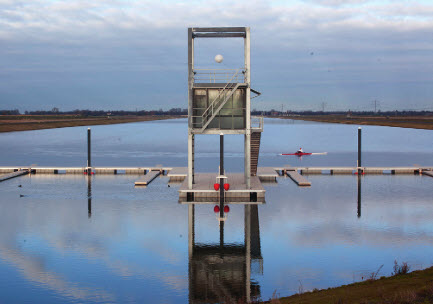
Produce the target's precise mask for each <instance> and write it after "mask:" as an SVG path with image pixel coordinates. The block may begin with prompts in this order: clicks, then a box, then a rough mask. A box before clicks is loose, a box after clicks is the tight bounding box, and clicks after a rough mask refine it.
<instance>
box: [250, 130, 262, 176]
mask: <svg viewBox="0 0 433 304" xmlns="http://www.w3.org/2000/svg"><path fill="white" fill-rule="evenodd" d="M261 137H262V132H252V133H251V176H256V175H257V165H258V163H259V152H260V139H261Z"/></svg>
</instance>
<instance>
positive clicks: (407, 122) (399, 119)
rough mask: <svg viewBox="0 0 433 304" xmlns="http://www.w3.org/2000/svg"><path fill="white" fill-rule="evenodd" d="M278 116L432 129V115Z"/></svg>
mask: <svg viewBox="0 0 433 304" xmlns="http://www.w3.org/2000/svg"><path fill="white" fill-rule="evenodd" d="M278 118H283V119H296V120H309V121H317V122H329V123H343V124H355V125H373V126H388V127H400V128H414V129H427V130H433V116H357V115H356V116H347V115H332V114H330V115H301V116H278Z"/></svg>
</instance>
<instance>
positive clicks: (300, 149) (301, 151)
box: [296, 147, 304, 154]
mask: <svg viewBox="0 0 433 304" xmlns="http://www.w3.org/2000/svg"><path fill="white" fill-rule="evenodd" d="M296 153H298V154H301V153H304V150H302V147H301V148H299V150H298V151H296Z"/></svg>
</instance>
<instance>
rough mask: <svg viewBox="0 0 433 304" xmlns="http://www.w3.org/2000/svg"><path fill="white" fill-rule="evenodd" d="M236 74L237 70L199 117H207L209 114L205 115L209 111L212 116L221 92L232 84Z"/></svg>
mask: <svg viewBox="0 0 433 304" xmlns="http://www.w3.org/2000/svg"><path fill="white" fill-rule="evenodd" d="M238 73H239V69H237V70H236V72H235V73H234V74H233V76H232V78H231V79H230V80H229V82H227V84H226V85H225V86H224V88H223V89H222V90H221V91H219V93H218V95H217V96H216V97H215V99H214V100H213V101H212V102H211V104H210V105H209V106H208V107H207V109H206V110H205V111H204V112H203V114H202V115H201V116H202V119H205V116H206V117H207V116H209V114H207V112H209V111H210V109H212V114H211V115H213V110H214V103H216V102H217V100H218V99H219V98H220V96H221V93H222V92H225V90H226V89H227V86H228V85H229V84H232V82H231V81H232V80H233V78H234V77H235V76H236V75H237V74H238Z"/></svg>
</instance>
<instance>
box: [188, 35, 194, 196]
mask: <svg viewBox="0 0 433 304" xmlns="http://www.w3.org/2000/svg"><path fill="white" fill-rule="evenodd" d="M193 86H194V38H193V36H192V28H188V188H189V189H192V185H193V184H194V134H192V128H193V118H192V115H193V109H192V107H193V96H194V92H193Z"/></svg>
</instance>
